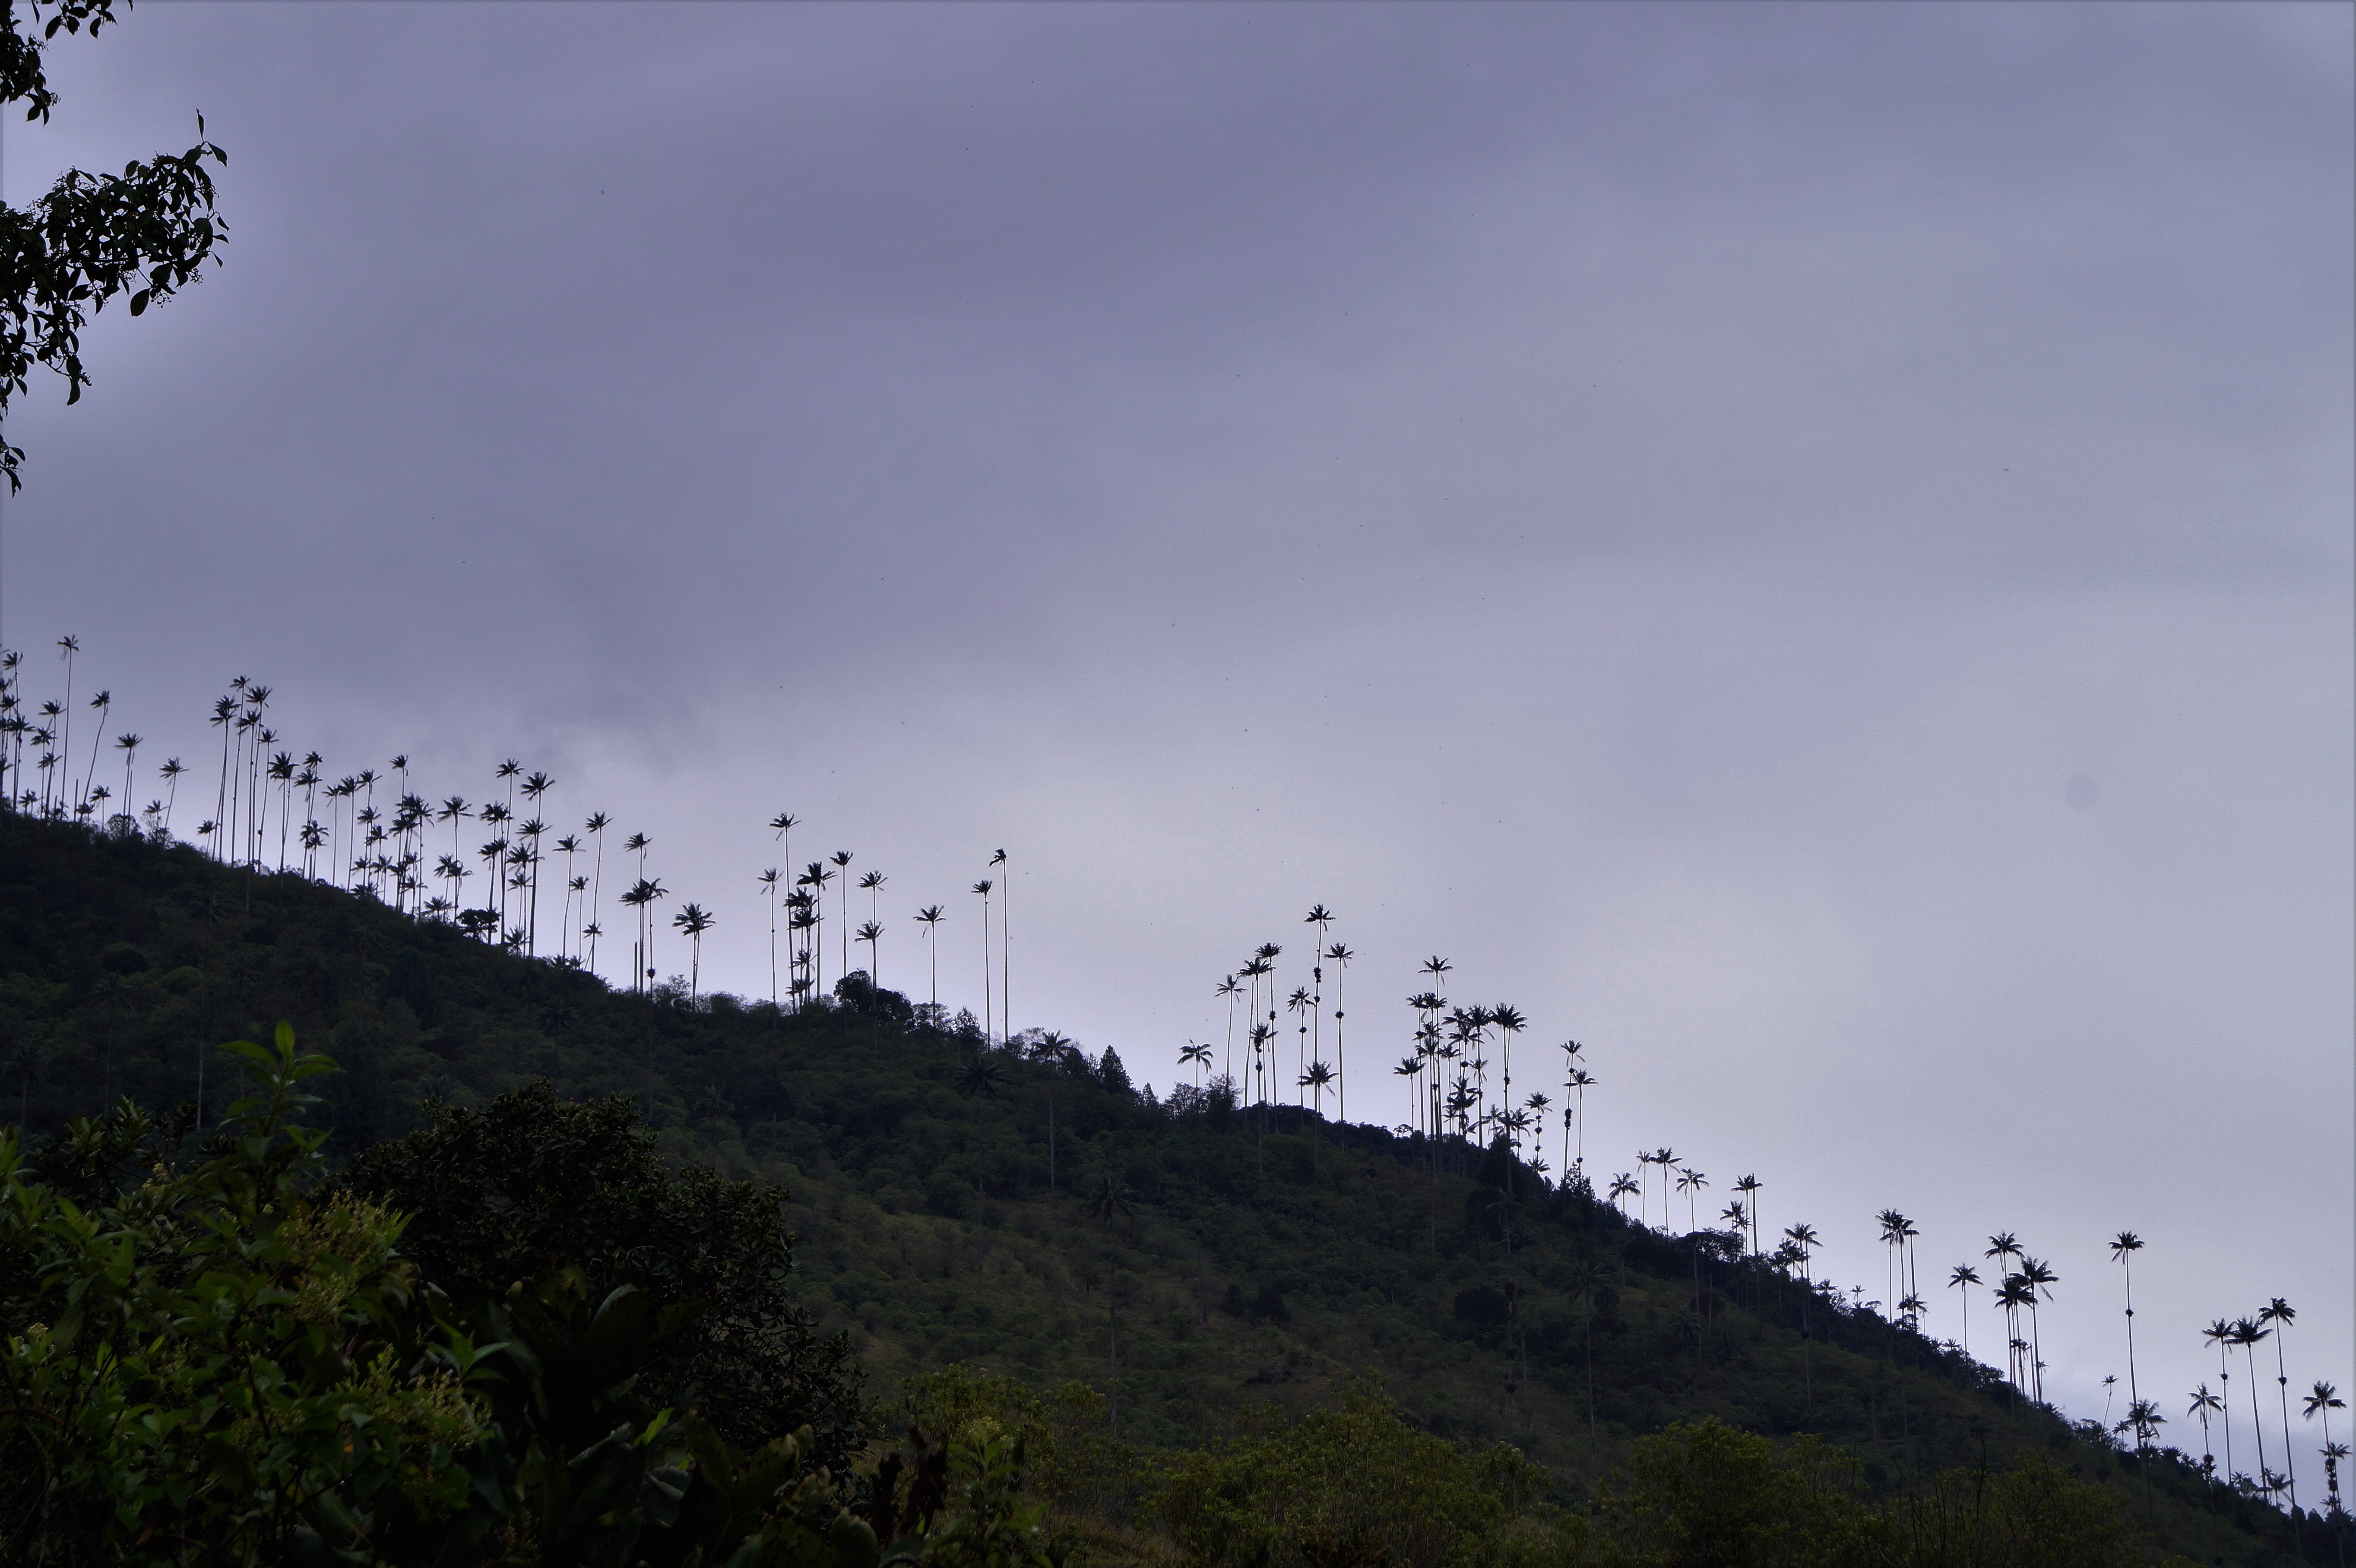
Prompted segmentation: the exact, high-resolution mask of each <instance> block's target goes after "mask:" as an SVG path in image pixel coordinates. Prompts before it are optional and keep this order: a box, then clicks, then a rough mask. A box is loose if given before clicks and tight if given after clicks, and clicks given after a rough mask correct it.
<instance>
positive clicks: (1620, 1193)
mask: <svg viewBox="0 0 2356 1568" xmlns="http://www.w3.org/2000/svg"><path fill="white" fill-rule="evenodd" d="M1643 1190H1644V1189H1642V1188H1640V1187H1638V1186H1637V1185H1636V1182H1635V1179H1634V1178H1633V1177H1632V1176H1630V1175H1629V1174H1628V1172H1626V1171H1624V1170H1623V1171H1620V1172H1618V1173H1617V1174H1615V1175H1614V1176H1613V1177H1612V1191H1611V1202H1612V1207H1613V1208H1615V1209H1617V1210H1619V1211H1620V1212H1622V1214H1625V1213H1626V1212H1627V1211H1628V1208H1627V1200H1629V1199H1631V1198H1633V1197H1635V1196H1636V1195H1637V1194H1638V1193H1639V1192H1641V1191H1643Z"/></svg>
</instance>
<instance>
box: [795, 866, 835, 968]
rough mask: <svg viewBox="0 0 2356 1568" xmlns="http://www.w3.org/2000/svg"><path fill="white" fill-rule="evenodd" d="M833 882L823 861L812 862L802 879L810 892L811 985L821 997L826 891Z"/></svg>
mask: <svg viewBox="0 0 2356 1568" xmlns="http://www.w3.org/2000/svg"><path fill="white" fill-rule="evenodd" d="M833 881H834V873H833V872H832V871H830V870H829V869H827V864H826V862H825V861H823V860H812V861H811V862H810V863H809V869H808V870H806V871H804V872H803V873H802V874H801V878H800V882H801V885H803V886H805V887H807V888H809V891H810V917H811V918H810V950H811V952H810V963H811V971H810V985H811V987H812V988H813V990H814V991H815V992H816V994H818V995H819V996H824V995H825V994H826V890H827V889H828V887H829V886H830V885H831V884H832V883H833Z"/></svg>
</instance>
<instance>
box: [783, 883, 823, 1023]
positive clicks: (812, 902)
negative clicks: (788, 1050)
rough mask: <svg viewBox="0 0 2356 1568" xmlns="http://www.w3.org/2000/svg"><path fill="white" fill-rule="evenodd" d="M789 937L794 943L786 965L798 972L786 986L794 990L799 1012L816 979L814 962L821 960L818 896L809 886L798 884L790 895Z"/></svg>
mask: <svg viewBox="0 0 2356 1568" xmlns="http://www.w3.org/2000/svg"><path fill="white" fill-rule="evenodd" d="M786 911H787V913H786V930H787V933H789V934H788V936H787V942H788V943H789V944H791V947H790V951H789V952H788V953H787V958H786V967H787V971H788V972H789V973H791V974H792V976H794V977H793V979H792V980H791V981H789V982H788V983H787V987H786V988H787V990H788V991H790V992H791V993H792V994H793V998H794V1009H795V1010H796V1011H797V1012H798V1011H800V1010H801V1008H803V1007H804V1006H805V1005H806V1004H807V1003H808V1002H809V999H810V993H811V992H812V991H813V990H815V989H816V988H817V987H816V983H815V982H814V981H812V980H811V978H810V969H811V965H813V964H815V963H816V962H817V954H818V948H819V940H818V936H817V932H818V922H819V916H818V896H817V895H816V894H815V893H813V892H811V891H809V888H808V887H803V886H798V887H796V888H795V889H794V891H792V892H790V893H788V894H787V895H786Z"/></svg>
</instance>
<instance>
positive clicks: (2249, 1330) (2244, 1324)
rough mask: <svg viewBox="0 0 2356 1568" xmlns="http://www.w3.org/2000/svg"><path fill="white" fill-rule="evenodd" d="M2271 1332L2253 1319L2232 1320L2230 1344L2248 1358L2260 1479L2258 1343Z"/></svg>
mask: <svg viewBox="0 0 2356 1568" xmlns="http://www.w3.org/2000/svg"><path fill="white" fill-rule="evenodd" d="M2273 1332H2274V1330H2273V1329H2271V1328H2260V1327H2259V1326H2258V1322H2257V1320H2256V1319H2255V1318H2253V1317H2237V1318H2235V1319H2234V1320H2233V1335H2232V1342H2233V1344H2235V1345H2238V1346H2240V1347H2241V1349H2242V1350H2243V1352H2244V1354H2245V1356H2246V1357H2247V1358H2248V1361H2247V1364H2248V1366H2249V1369H2250V1430H2251V1431H2253V1432H2254V1433H2256V1434H2257V1436H2258V1474H2259V1475H2260V1476H2261V1477H2264V1476H2265V1473H2266V1428H2265V1405H2264V1404H2262V1403H2259V1401H2258V1341H2259V1340H2261V1339H2266V1338H2268V1337H2269V1336H2270V1335H2272V1334H2273Z"/></svg>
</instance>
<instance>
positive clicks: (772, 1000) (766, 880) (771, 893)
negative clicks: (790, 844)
mask: <svg viewBox="0 0 2356 1568" xmlns="http://www.w3.org/2000/svg"><path fill="white" fill-rule="evenodd" d="M756 880H758V881H759V882H760V884H761V896H762V897H763V898H765V899H766V900H768V901H769V1005H770V1006H771V1007H776V1005H777V869H776V867H775V866H772V867H770V868H769V869H767V870H766V871H764V872H762V873H761V875H760V876H759V878H758V879H756Z"/></svg>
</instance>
